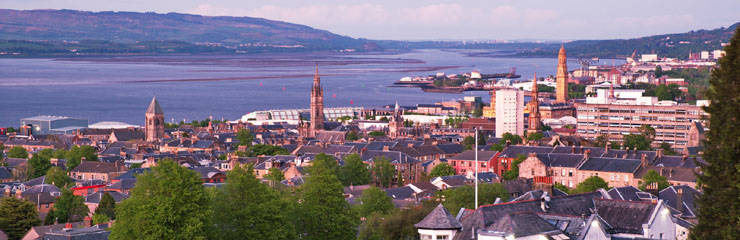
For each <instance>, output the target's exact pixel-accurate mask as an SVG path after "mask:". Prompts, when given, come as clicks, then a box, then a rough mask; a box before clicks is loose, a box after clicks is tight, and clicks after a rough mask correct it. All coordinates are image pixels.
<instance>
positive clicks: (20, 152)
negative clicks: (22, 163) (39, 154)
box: [8, 146, 28, 159]
mask: <svg viewBox="0 0 740 240" xmlns="http://www.w3.org/2000/svg"><path fill="white" fill-rule="evenodd" d="M8 157H9V158H23V159H27V158H28V152H27V151H26V149H25V148H23V147H21V146H15V147H12V148H10V149H8Z"/></svg>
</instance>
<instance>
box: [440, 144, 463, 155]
mask: <svg viewBox="0 0 740 240" xmlns="http://www.w3.org/2000/svg"><path fill="white" fill-rule="evenodd" d="M437 147H438V148H439V149H440V150H442V151H443V152H445V154H456V153H461V152H462V151H463V146H462V145H460V144H456V143H445V144H437Z"/></svg>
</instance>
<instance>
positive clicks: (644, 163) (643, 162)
mask: <svg viewBox="0 0 740 240" xmlns="http://www.w3.org/2000/svg"><path fill="white" fill-rule="evenodd" d="M640 165H642V167H643V168H646V167H647V166H648V162H647V155H646V154H644V153H643V154H642V155H640Z"/></svg>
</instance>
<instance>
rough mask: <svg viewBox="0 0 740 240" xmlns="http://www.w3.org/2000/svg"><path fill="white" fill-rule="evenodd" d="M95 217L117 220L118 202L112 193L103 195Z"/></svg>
mask: <svg viewBox="0 0 740 240" xmlns="http://www.w3.org/2000/svg"><path fill="white" fill-rule="evenodd" d="M95 215H103V216H106V217H108V219H110V220H114V219H116V200H115V199H113V196H111V195H110V193H108V192H105V193H103V197H101V198H100V203H99V204H98V207H97V208H95Z"/></svg>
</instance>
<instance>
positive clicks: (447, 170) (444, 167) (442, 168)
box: [429, 163, 455, 178]
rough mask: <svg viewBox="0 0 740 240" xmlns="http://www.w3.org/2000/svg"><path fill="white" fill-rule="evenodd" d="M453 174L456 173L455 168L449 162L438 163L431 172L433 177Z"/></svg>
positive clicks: (430, 174)
mask: <svg viewBox="0 0 740 240" xmlns="http://www.w3.org/2000/svg"><path fill="white" fill-rule="evenodd" d="M452 175H455V169H454V168H452V166H450V165H449V164H447V163H440V164H437V166H434V168H432V171H431V172H430V173H429V177H431V178H435V177H440V176H452Z"/></svg>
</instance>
